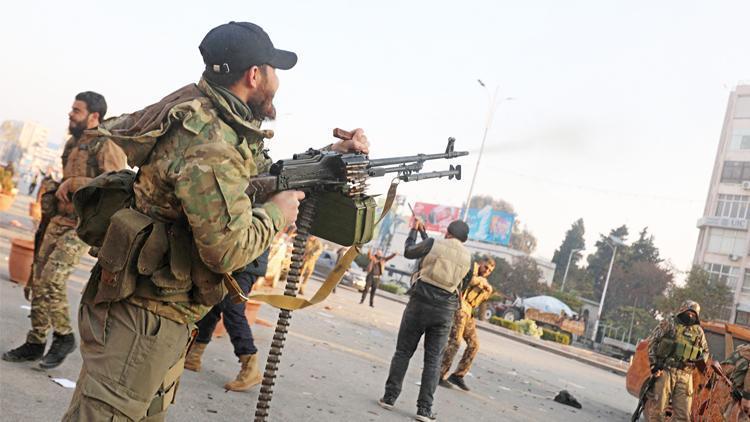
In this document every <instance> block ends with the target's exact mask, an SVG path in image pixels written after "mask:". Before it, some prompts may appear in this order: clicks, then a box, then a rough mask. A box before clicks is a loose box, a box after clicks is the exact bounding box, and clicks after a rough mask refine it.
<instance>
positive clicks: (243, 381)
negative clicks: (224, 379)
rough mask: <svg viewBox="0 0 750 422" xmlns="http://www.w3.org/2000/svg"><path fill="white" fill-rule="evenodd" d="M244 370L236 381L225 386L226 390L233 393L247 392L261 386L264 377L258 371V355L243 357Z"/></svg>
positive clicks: (241, 357) (241, 370) (242, 369)
mask: <svg viewBox="0 0 750 422" xmlns="http://www.w3.org/2000/svg"><path fill="white" fill-rule="evenodd" d="M240 362H241V363H242V368H240V373H239V374H238V375H237V378H236V379H235V380H234V381H229V382H228V383H226V384H224V388H225V389H227V390H231V391H246V390H249V389H250V388H251V387H253V386H255V385H258V384H260V381H261V380H262V379H263V376H262V375H261V374H260V370H259V369H258V354H257V353H256V354H254V355H241V356H240Z"/></svg>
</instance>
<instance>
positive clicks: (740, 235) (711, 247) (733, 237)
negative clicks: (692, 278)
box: [708, 228, 747, 256]
mask: <svg viewBox="0 0 750 422" xmlns="http://www.w3.org/2000/svg"><path fill="white" fill-rule="evenodd" d="M746 237H747V234H746V233H745V232H742V231H738V230H726V229H717V228H712V229H711V231H710V233H709V235H708V252H711V253H716V254H721V255H735V256H744V255H745V252H746V250H745V238H746Z"/></svg>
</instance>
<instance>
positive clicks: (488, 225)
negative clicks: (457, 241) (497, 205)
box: [468, 205, 516, 246]
mask: <svg viewBox="0 0 750 422" xmlns="http://www.w3.org/2000/svg"><path fill="white" fill-rule="evenodd" d="M515 219H516V216H515V215H513V214H510V213H507V212H505V211H497V210H493V209H492V207H491V206H489V205H488V206H486V207H484V208H481V209H476V208H470V209H469V220H468V223H469V239H472V240H478V241H481V242H489V243H496V244H498V245H503V246H508V244H510V235H511V233H512V232H513V223H514V222H515Z"/></svg>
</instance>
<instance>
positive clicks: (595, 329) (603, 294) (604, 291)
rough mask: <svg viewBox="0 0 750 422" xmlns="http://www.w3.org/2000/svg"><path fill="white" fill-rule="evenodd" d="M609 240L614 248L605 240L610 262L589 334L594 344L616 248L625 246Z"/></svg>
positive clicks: (613, 237)
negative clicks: (592, 327) (610, 249)
mask: <svg viewBox="0 0 750 422" xmlns="http://www.w3.org/2000/svg"><path fill="white" fill-rule="evenodd" d="M609 240H611V241H612V243H614V246H613V245H612V244H610V243H609V242H607V241H606V240H605V243H606V244H607V245H608V246H609V247H610V248H612V260H611V261H610V262H609V270H608V271H607V279H606V280H605V281H604V290H603V291H602V298H601V299H600V300H599V310H598V311H597V313H596V323H594V331H593V332H592V333H591V340H593V341H594V342H596V334H597V331H598V330H599V320H601V318H602V310H603V309H604V299H605V298H606V297H607V288H608V287H609V277H610V276H611V275H612V267H613V266H614V265H615V256H616V255H617V247H618V246H624V245H625V244H624V243H623V242H622V240H620V238H618V237H615V236H610V237H609Z"/></svg>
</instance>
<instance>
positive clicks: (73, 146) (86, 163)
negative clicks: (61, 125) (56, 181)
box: [54, 135, 106, 225]
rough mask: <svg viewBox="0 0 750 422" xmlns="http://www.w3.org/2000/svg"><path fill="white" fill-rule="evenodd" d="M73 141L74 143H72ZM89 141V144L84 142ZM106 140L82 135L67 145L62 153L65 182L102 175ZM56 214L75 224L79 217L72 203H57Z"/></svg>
mask: <svg viewBox="0 0 750 422" xmlns="http://www.w3.org/2000/svg"><path fill="white" fill-rule="evenodd" d="M71 141H72V142H71ZM84 141H88V142H84ZM104 141H106V138H101V137H98V136H97V137H93V139H92V135H82V138H80V139H71V140H70V141H69V142H68V143H66V144H65V148H64V149H63V153H62V157H61V158H62V165H63V181H65V180H66V179H69V178H71V177H90V178H94V177H96V176H98V175H99V174H100V173H101V168H100V167H99V158H98V155H99V151H100V150H101V148H102V146H103V145H104ZM54 206H55V208H56V214H57V215H60V216H62V217H64V218H65V219H67V220H69V221H70V223H69V224H70V225H73V224H75V220H76V219H77V218H76V217H77V215H76V214H75V212H74V209H73V205H72V204H71V203H59V202H57V201H55V204H54Z"/></svg>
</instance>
